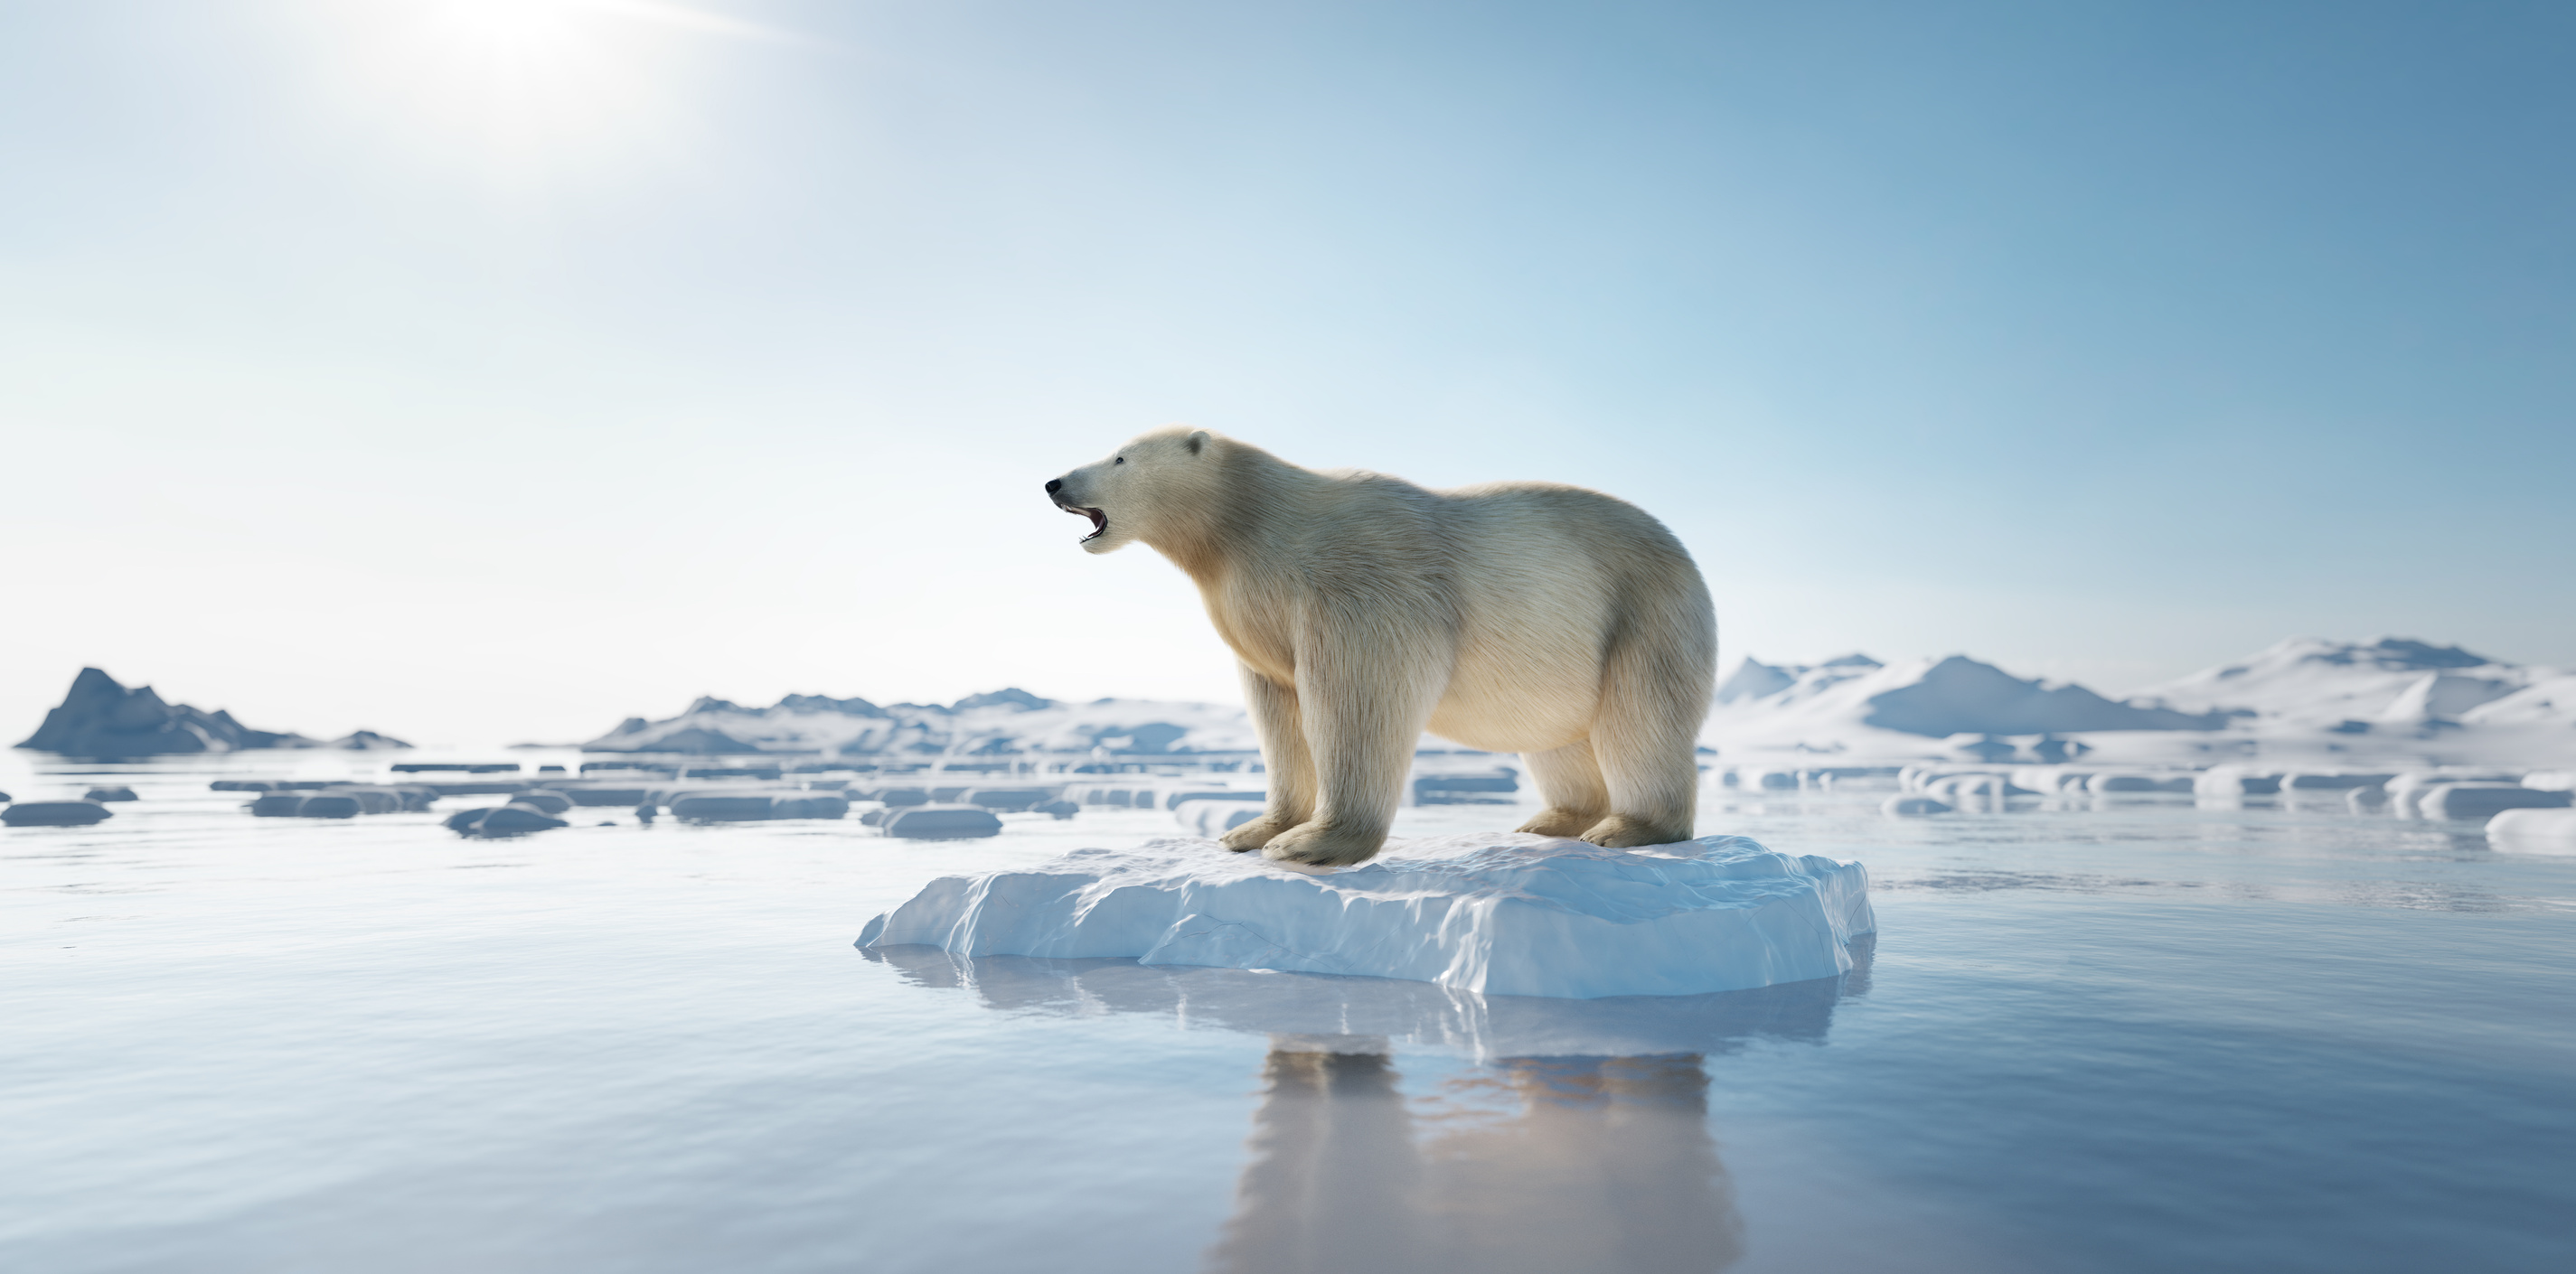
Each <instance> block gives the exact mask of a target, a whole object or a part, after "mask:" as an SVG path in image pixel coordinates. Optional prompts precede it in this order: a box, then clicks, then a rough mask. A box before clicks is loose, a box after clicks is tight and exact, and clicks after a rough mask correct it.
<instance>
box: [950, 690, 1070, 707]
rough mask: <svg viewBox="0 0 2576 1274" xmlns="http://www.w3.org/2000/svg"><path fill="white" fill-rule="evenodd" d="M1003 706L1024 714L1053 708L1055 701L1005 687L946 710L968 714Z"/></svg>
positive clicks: (970, 698)
mask: <svg viewBox="0 0 2576 1274" xmlns="http://www.w3.org/2000/svg"><path fill="white" fill-rule="evenodd" d="M1003 706H1008V707H1013V708H1018V709H1020V710H1021V711H1023V712H1026V711H1028V710H1030V709H1033V708H1052V707H1054V706H1055V700H1053V699H1041V698H1039V697H1037V696H1036V695H1033V694H1030V693H1029V692H1028V691H1026V690H1022V689H1020V688H1019V687H1018V686H1006V687H1004V688H1002V689H1000V690H994V691H988V692H986V693H984V694H979V695H968V696H966V697H965V698H963V699H960V700H958V701H957V702H955V703H952V704H950V705H948V710H949V711H950V712H968V711H972V710H974V709H976V708H992V707H1003Z"/></svg>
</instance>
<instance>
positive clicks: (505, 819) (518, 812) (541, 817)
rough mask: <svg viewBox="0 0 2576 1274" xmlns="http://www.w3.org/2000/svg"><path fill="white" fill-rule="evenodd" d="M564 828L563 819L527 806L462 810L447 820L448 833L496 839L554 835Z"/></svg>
mask: <svg viewBox="0 0 2576 1274" xmlns="http://www.w3.org/2000/svg"><path fill="white" fill-rule="evenodd" d="M562 826H565V823H564V821H563V820H562V819H560V818H556V817H554V816H553V815H551V814H548V813H545V812H544V811H542V810H536V809H531V808H529V807H527V806H525V805H503V806H499V807H497V808H492V809H479V810H459V811H457V812H456V813H454V814H450V815H448V817H447V830H449V831H451V832H454V833H456V834H457V835H459V836H479V837H489V838H495V839H497V838H500V837H505V836H525V835H527V834H529V833H530V832H543V831H550V830H552V829H554V828H558V827H562Z"/></svg>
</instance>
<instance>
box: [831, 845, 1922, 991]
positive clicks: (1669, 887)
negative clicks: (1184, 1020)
mask: <svg viewBox="0 0 2576 1274" xmlns="http://www.w3.org/2000/svg"><path fill="white" fill-rule="evenodd" d="M1868 882H1869V877H1868V873H1867V872H1866V871H1865V870H1864V869H1863V868H1862V867H1861V865H1860V864H1858V863H1846V862H1838V861H1836V860H1834V859H1830V858H1822V857H1817V856H1813V855H1807V856H1799V855H1792V854H1780V853H1774V852H1772V851H1771V850H1768V849H1765V848H1763V847H1762V846H1761V845H1760V844H1758V843H1756V842H1754V841H1751V840H1748V839H1746V838H1744V837H1741V836H1706V837H1702V838H1700V839H1698V840H1695V841H1683V842H1680V843H1678V844H1672V845H1656V846H1651V847H1647V848H1643V849H1604V848H1602V847H1600V846H1597V845H1590V844H1586V843H1584V842H1582V841H1575V840H1564V839H1560V838H1556V837H1547V836H1526V835H1520V834H1515V833H1494V834H1486V835H1476V836H1453V837H1446V838H1441V839H1435V840H1419V841H1413V842H1409V843H1404V844H1400V845H1391V846H1389V848H1388V849H1387V850H1386V852H1384V853H1382V854H1380V855H1379V856H1378V858H1376V859H1375V860H1374V861H1371V862H1368V863H1365V864H1362V865H1360V866H1358V867H1351V868H1344V869H1342V870H1339V871H1332V872H1318V873H1308V872H1300V871H1294V870H1290V869H1288V868H1285V867H1282V866H1280V865H1278V864H1276V863H1272V862H1269V861H1267V860H1264V859H1262V858H1261V857H1260V856H1258V855H1255V854H1234V853H1229V852H1227V851H1226V849H1225V848H1224V847H1223V846H1221V845H1219V844H1217V843H1216V842H1214V841H1209V840H1196V839H1172V840H1153V841H1147V842H1146V843H1144V844H1143V845H1140V846H1137V847H1136V848H1134V849H1082V850H1075V851H1074V852H1072V853H1069V854H1066V855H1065V856H1064V857H1062V858H1060V859H1057V860H1055V861H1054V862H1051V863H1046V864H1042V865H1040V866H1037V867H1032V868H1026V869H1021V870H1015V871H998V872H989V873H986V874H983V875H979V876H946V877H942V878H940V879H938V880H934V881H932V882H931V883H930V884H929V885H927V886H925V887H924V888H923V889H922V891H921V892H920V893H919V894H917V895H915V896H914V897H913V899H912V900H911V901H910V902H907V903H905V904H904V905H902V906H901V907H898V908H896V909H895V910H894V911H892V912H890V913H887V914H885V915H882V916H878V917H877V918H875V919H873V920H871V921H869V922H868V924H867V926H866V928H865V929H864V930H863V931H862V932H861V933H860V935H859V945H860V946H862V947H892V946H905V945H922V946H932V947H938V948H941V949H943V950H947V951H951V952H954V953H956V954H959V955H966V956H987V955H1020V956H1050V957H1058V958H1081V957H1099V956H1115V957H1127V958H1133V959H1137V960H1140V961H1142V962H1143V963H1146V964H1173V965H1202V966H1209V967H1217V968H1236V969H1270V970H1282V971H1293V972H1304V973H1336V974H1350V975H1358V976H1366V977H1381V978H1403V979H1407V980H1410V981H1416V982H1430V983H1435V984H1437V985H1440V986H1443V987H1447V988H1451V989H1453V990H1459V991H1473V992H1479V993H1483V994H1487V995H1546V996H1561V997H1569V998H1575V999H1592V998H1597V997H1601V996H1614V995H1698V994H1704V993H1707V992H1711V991H1740V990H1746V989H1749V988H1753V987H1762V986H1771V985H1774V984H1777V983H1782V982H1798V981H1804V980H1806V979H1809V978H1826V977H1833V976H1835V975H1836V974H1839V973H1842V972H1845V971H1846V970H1848V969H1850V967H1851V955H1850V953H1849V952H1848V951H1846V950H1845V949H1844V947H1845V944H1846V943H1847V942H1849V941H1850V940H1851V938H1852V937H1853V935H1855V934H1862V933H1868V932H1871V931H1872V930H1874V929H1875V928H1876V921H1875V920H1874V919H1873V917H1872V916H1871V913H1870V906H1869V886H1868Z"/></svg>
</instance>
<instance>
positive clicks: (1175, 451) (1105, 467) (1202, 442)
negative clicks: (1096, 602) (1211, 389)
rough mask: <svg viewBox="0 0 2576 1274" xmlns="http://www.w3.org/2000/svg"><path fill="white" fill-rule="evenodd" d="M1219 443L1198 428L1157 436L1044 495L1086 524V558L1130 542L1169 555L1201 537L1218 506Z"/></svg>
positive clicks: (1056, 483) (1051, 485)
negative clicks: (1088, 528)
mask: <svg viewBox="0 0 2576 1274" xmlns="http://www.w3.org/2000/svg"><path fill="white" fill-rule="evenodd" d="M1224 443H1225V439H1223V438H1221V437H1219V436H1218V435H1216V434H1212V433H1209V432H1208V431H1207V430H1204V429H1189V428H1174V429H1157V430H1155V431H1154V432H1152V433H1149V434H1141V435H1139V436H1137V437H1136V438H1134V439H1132V440H1130V441H1129V442H1128V443H1127V445H1125V446H1123V447H1120V448H1119V449H1118V450H1116V451H1113V452H1111V453H1110V454H1109V457H1108V458H1107V459H1105V460H1101V461H1098V462H1095V463H1092V464H1087V465H1084V466H1083V467H1081V468H1079V469H1076V470H1074V471H1073V472H1071V473H1068V474H1066V475H1064V476H1063V477H1061V478H1056V479H1054V480H1052V481H1050V482H1048V483H1047V484H1046V489H1047V495H1048V496H1049V497H1050V498H1052V499H1053V500H1054V501H1055V504H1056V507H1057V508H1059V509H1062V510H1064V511H1065V512H1067V513H1079V514H1081V515H1083V516H1084V517H1087V518H1090V519H1091V534H1089V535H1086V536H1084V537H1082V547H1083V549H1084V550H1085V551H1087V552H1092V553H1106V552H1109V551H1110V550H1112V549H1119V548H1124V547H1126V546H1127V545H1128V544H1129V543H1131V542H1133V541H1136V540H1143V541H1144V542H1146V543H1148V544H1151V545H1154V546H1156V547H1157V548H1163V549H1166V550H1168V549H1170V548H1172V547H1173V546H1174V545H1175V543H1176V542H1178V541H1181V540H1186V539H1190V538H1193V537H1194V536H1196V535H1198V534H1200V533H1201V527H1202V525H1203V523H1204V522H1205V520H1206V518H1207V516H1208V514H1209V510H1210V509H1211V508H1212V507H1213V505H1214V504H1215V502H1216V501H1218V500H1219V499H1221V494H1220V493H1219V491H1218V489H1217V488H1218V480H1219V477H1220V470H1221V468H1222V466H1221V464H1220V455H1219V453H1220V452H1221V451H1222V450H1223V449H1224Z"/></svg>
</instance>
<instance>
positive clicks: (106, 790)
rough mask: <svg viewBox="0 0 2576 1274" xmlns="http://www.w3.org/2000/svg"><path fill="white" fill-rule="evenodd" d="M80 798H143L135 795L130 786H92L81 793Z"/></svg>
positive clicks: (85, 799)
mask: <svg viewBox="0 0 2576 1274" xmlns="http://www.w3.org/2000/svg"><path fill="white" fill-rule="evenodd" d="M81 799H82V800H84V801H137V800H141V799H143V798H141V797H139V796H136V795H135V794H134V789H133V788H130V787H94V788H91V789H90V790H88V791H86V792H83V793H81Z"/></svg>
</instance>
